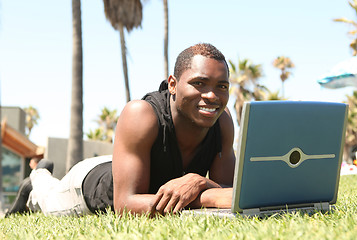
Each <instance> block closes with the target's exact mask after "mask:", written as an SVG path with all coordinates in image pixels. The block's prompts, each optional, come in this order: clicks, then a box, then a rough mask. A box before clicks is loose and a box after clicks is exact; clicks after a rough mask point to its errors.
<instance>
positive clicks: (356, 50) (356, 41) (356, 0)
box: [333, 0, 357, 56]
mask: <svg viewBox="0 0 357 240" xmlns="http://www.w3.org/2000/svg"><path fill="white" fill-rule="evenodd" d="M348 4H349V5H350V6H351V7H352V8H353V10H354V11H355V12H356V13H357V0H353V1H351V2H348ZM333 21H335V22H343V23H347V24H349V25H350V26H351V27H353V30H351V31H349V32H348V34H349V35H352V36H353V37H354V38H353V40H352V42H351V43H350V48H352V50H353V56H356V55H357V22H355V21H353V20H349V19H346V18H336V19H333Z"/></svg>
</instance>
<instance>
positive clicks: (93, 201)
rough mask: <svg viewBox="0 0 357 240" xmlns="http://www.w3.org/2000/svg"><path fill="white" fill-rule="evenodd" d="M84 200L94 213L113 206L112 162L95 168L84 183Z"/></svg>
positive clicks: (111, 208) (112, 208)
mask: <svg viewBox="0 0 357 240" xmlns="http://www.w3.org/2000/svg"><path fill="white" fill-rule="evenodd" d="M82 190H83V196H84V200H85V202H86V204H87V207H88V208H89V210H90V211H91V212H93V213H97V212H98V211H104V212H105V211H106V210H107V209H108V208H110V210H112V211H114V207H113V174H112V162H105V163H102V164H99V165H98V166H96V167H95V168H93V169H92V170H91V171H90V172H89V173H88V174H87V176H86V177H85V178H84V180H83V183H82Z"/></svg>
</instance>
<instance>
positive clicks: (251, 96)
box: [229, 59, 266, 125]
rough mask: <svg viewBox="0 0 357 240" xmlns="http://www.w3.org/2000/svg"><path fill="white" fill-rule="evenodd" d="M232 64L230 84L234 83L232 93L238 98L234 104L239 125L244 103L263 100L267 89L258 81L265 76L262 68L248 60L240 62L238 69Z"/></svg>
mask: <svg viewBox="0 0 357 240" xmlns="http://www.w3.org/2000/svg"><path fill="white" fill-rule="evenodd" d="M229 64H230V72H231V76H230V79H229V80H230V82H231V83H232V87H231V90H230V91H231V92H234V94H235V96H236V102H235V104H234V107H235V110H236V113H237V121H238V125H240V122H241V115H242V109H243V103H244V102H245V101H252V100H263V98H264V91H265V90H266V88H265V87H264V86H263V85H260V84H258V79H259V78H260V77H262V76H263V70H262V66H261V65H260V64H253V63H252V62H251V61H250V60H248V59H243V60H239V61H238V67H236V66H235V65H234V63H233V62H232V61H229Z"/></svg>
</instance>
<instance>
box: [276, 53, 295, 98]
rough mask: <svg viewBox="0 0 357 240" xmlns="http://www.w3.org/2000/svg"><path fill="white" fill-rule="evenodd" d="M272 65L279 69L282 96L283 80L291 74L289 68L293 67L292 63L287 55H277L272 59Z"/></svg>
mask: <svg viewBox="0 0 357 240" xmlns="http://www.w3.org/2000/svg"><path fill="white" fill-rule="evenodd" d="M273 66H274V67H276V68H278V69H280V71H281V74H280V80H281V83H282V87H281V89H282V91H281V92H282V96H283V97H284V82H285V81H286V80H287V79H288V78H289V76H290V75H291V72H290V71H289V70H290V69H292V68H294V67H295V65H294V63H293V62H292V61H291V60H290V58H288V57H284V56H279V57H277V58H276V59H275V60H274V61H273Z"/></svg>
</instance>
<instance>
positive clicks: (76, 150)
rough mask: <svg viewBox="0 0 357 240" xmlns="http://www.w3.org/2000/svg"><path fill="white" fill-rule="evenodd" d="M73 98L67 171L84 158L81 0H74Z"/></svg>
mask: <svg viewBox="0 0 357 240" xmlns="http://www.w3.org/2000/svg"><path fill="white" fill-rule="evenodd" d="M72 29H73V34H72V41H73V47H72V99H71V121H70V133H69V139H68V147H67V162H66V171H67V172H68V171H69V169H70V168H71V167H72V166H73V165H74V164H76V163H77V162H79V161H81V160H83V54H82V21H81V1H80V0H72Z"/></svg>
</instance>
